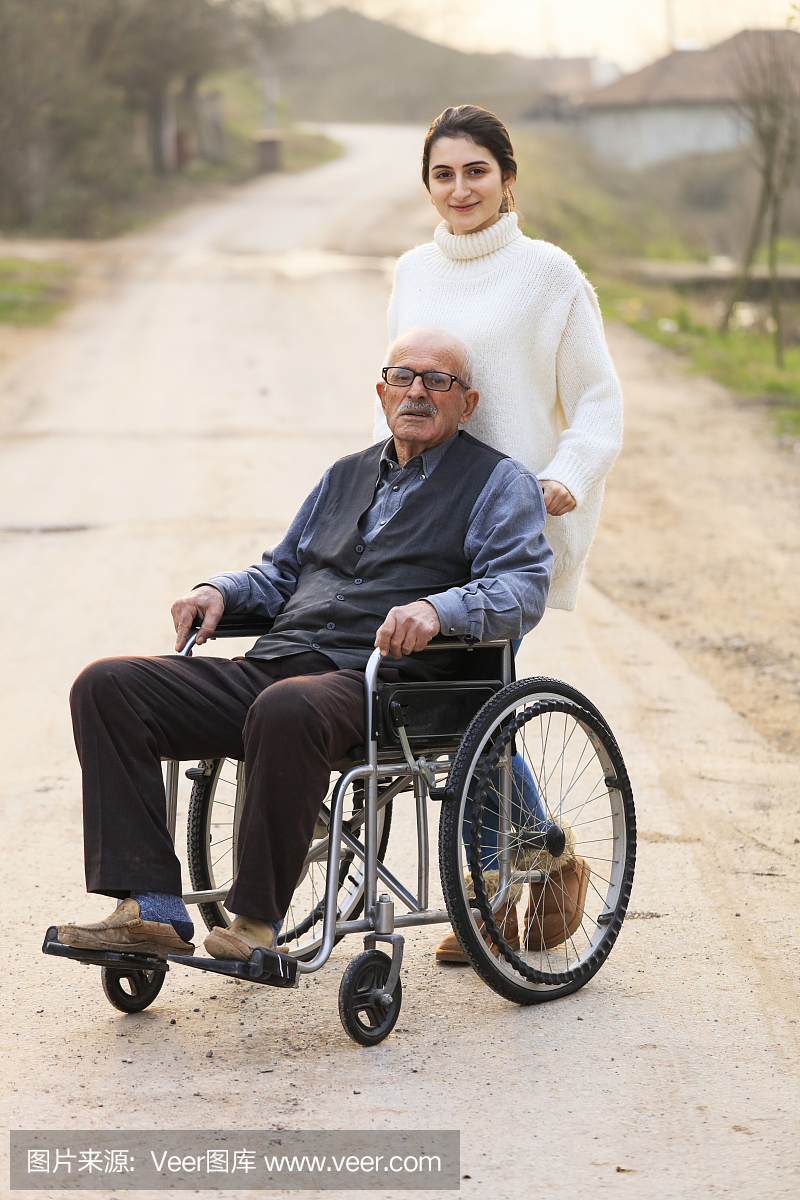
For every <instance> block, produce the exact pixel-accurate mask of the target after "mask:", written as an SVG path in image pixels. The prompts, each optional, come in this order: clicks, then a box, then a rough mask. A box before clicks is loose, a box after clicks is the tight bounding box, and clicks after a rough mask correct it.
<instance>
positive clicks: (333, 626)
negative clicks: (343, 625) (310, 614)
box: [328, 621, 336, 629]
mask: <svg viewBox="0 0 800 1200" xmlns="http://www.w3.org/2000/svg"><path fill="white" fill-rule="evenodd" d="M335 628H336V626H335V625H334V623H333V621H328V629H335Z"/></svg>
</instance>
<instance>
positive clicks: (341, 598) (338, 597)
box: [336, 596, 344, 600]
mask: <svg viewBox="0 0 800 1200" xmlns="http://www.w3.org/2000/svg"><path fill="white" fill-rule="evenodd" d="M336 599H337V600H344V596H337V597H336Z"/></svg>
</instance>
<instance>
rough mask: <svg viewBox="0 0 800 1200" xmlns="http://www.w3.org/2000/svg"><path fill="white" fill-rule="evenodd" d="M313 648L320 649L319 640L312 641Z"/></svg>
mask: <svg viewBox="0 0 800 1200" xmlns="http://www.w3.org/2000/svg"><path fill="white" fill-rule="evenodd" d="M311 649H312V650H319V642H312V643H311Z"/></svg>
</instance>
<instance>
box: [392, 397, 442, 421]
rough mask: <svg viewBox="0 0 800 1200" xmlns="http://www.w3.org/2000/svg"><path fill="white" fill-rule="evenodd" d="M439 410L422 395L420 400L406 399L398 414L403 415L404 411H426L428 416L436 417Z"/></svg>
mask: <svg viewBox="0 0 800 1200" xmlns="http://www.w3.org/2000/svg"><path fill="white" fill-rule="evenodd" d="M437 411H438V410H437V409H436V408H435V407H434V405H433V404H431V403H430V402H429V401H428V400H423V399H422V398H421V397H420V398H419V399H418V400H404V401H403V403H402V404H401V405H400V407H399V408H398V410H397V416H398V417H402V416H403V414H404V413H425V414H426V416H429V417H435V416H436V413H437Z"/></svg>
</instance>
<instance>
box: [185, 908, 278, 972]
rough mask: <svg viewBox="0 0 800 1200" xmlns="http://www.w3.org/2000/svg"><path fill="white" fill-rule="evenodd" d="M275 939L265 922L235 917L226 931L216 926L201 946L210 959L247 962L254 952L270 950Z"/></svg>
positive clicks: (253, 918) (252, 918)
mask: <svg viewBox="0 0 800 1200" xmlns="http://www.w3.org/2000/svg"><path fill="white" fill-rule="evenodd" d="M274 940H275V938H274V935H273V932H272V929H271V928H270V926H269V925H268V924H267V923H266V921H258V920H256V918H255V917H236V918H235V919H234V921H233V923H232V924H231V925H230V926H229V928H228V929H223V928H222V927H221V926H216V927H215V928H214V929H212V930H211V932H210V933H209V935H208V937H207V938H206V940H205V942H204V943H203V945H204V946H205V948H206V950H207V951H208V953H209V954H210V955H211V957H212V958H227V959H231V958H233V959H236V961H237V962H247V960H248V959H249V958H250V955H251V954H252V953H253V951H254V950H258V949H259V948H262V949H264V950H271V949H272V943H273V942H274Z"/></svg>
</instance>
